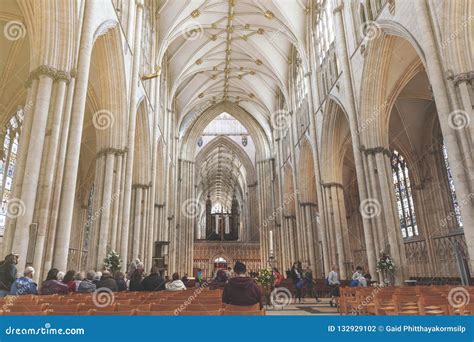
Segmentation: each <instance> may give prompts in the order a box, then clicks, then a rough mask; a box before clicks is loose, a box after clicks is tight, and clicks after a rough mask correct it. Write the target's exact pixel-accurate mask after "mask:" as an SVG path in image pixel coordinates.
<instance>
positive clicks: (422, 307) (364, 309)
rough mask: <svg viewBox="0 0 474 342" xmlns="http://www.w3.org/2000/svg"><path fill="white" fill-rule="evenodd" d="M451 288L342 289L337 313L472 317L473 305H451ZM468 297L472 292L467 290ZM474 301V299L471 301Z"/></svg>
mask: <svg viewBox="0 0 474 342" xmlns="http://www.w3.org/2000/svg"><path fill="white" fill-rule="evenodd" d="M452 288H453V287H452V286H443V287H438V286H419V287H418V286H417V287H405V286H401V287H386V288H361V287H357V288H341V291H340V293H341V297H340V300H339V311H340V313H341V314H356V315H367V314H368V315H466V314H472V313H474V303H469V301H466V303H461V304H462V305H459V306H457V305H451V303H450V302H449V299H448V296H449V291H450V290H451V289H452ZM465 291H466V292H467V293H468V295H469V296H474V288H472V287H471V288H470V287H466V288H465ZM473 298H474V297H473Z"/></svg>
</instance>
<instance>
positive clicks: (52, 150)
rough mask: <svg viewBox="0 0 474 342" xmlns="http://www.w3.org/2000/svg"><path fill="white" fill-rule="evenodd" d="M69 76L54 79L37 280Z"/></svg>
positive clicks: (41, 197)
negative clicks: (54, 89)
mask: <svg viewBox="0 0 474 342" xmlns="http://www.w3.org/2000/svg"><path fill="white" fill-rule="evenodd" d="M68 80H69V77H68V76H67V75H66V74H65V73H62V74H61V78H57V79H56V81H55V84H54V86H55V88H56V91H55V98H54V104H53V108H52V118H51V126H50V128H49V129H50V132H51V134H50V135H49V136H47V140H48V143H47V144H46V146H47V156H46V158H45V159H44V160H43V163H42V167H41V170H42V171H43V172H42V175H41V180H40V190H41V191H40V192H39V200H38V201H39V208H38V211H39V212H38V214H37V220H38V232H37V236H36V245H35V249H34V257H33V267H34V269H35V271H36V272H35V280H36V281H39V280H40V278H39V277H40V276H41V274H42V266H43V256H44V247H45V239H46V234H47V230H48V218H49V214H50V205H51V197H52V190H53V186H54V169H55V167H56V160H57V156H58V148H59V146H58V144H59V138H60V128H61V122H62V116H63V106H64V98H65V94H66V86H67V84H66V83H67V82H68ZM45 149H46V147H45Z"/></svg>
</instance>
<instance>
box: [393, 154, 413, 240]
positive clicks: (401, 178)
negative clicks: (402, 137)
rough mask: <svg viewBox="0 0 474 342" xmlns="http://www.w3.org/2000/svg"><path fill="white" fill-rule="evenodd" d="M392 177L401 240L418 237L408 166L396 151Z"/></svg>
mask: <svg viewBox="0 0 474 342" xmlns="http://www.w3.org/2000/svg"><path fill="white" fill-rule="evenodd" d="M392 175H393V186H394V188H395V196H396V198H397V209H398V217H399V218H400V229H401V231H402V236H403V238H410V237H413V236H418V234H419V233H418V225H417V223H416V216H415V207H414V205H413V197H412V192H411V182H410V177H409V174H408V165H407V163H406V161H405V158H403V156H402V155H400V153H399V152H398V151H396V150H394V151H393V152H392Z"/></svg>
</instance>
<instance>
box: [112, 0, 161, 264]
mask: <svg viewBox="0 0 474 342" xmlns="http://www.w3.org/2000/svg"><path fill="white" fill-rule="evenodd" d="M136 4H137V15H136V18H137V20H136V24H135V39H134V45H133V65H132V77H131V82H130V87H131V91H130V111H129V122H128V144H127V147H128V153H127V163H126V169H125V186H124V194H123V197H124V202H123V218H122V235H123V236H125V237H128V234H129V226H130V202H131V193H132V175H133V156H134V150H135V127H136V123H137V103H138V97H137V90H138V89H137V84H138V80H139V72H140V62H141V44H142V26H143V0H137V1H136ZM130 6H131V5H130ZM153 143H155V142H153ZM137 252H138V251H136V252H135V251H134V253H137ZM120 255H121V256H122V259H123V260H128V243H127V238H125V239H122V245H121V246H120Z"/></svg>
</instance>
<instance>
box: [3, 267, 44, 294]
mask: <svg viewBox="0 0 474 342" xmlns="http://www.w3.org/2000/svg"><path fill="white" fill-rule="evenodd" d="M34 274H35V269H34V268H33V267H31V266H28V267H27V268H25V271H24V272H23V277H20V278H18V279H17V280H15V281H14V282H13V284H12V287H11V289H10V294H11V295H16V296H21V295H28V294H38V285H36V283H35V282H34V281H33V275H34Z"/></svg>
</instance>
